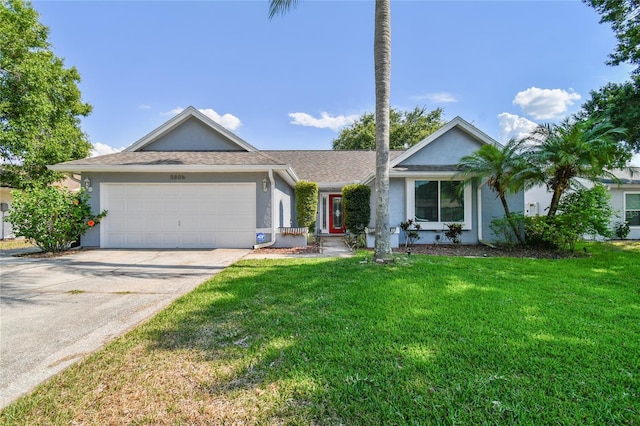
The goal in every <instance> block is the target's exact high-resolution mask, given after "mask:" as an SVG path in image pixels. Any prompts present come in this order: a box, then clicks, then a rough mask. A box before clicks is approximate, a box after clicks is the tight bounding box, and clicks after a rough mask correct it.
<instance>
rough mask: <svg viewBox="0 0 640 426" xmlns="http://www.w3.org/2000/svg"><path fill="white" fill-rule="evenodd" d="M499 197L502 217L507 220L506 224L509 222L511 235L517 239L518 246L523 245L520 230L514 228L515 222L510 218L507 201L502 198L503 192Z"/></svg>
mask: <svg viewBox="0 0 640 426" xmlns="http://www.w3.org/2000/svg"><path fill="white" fill-rule="evenodd" d="M499 196H500V202H502V208H503V209H504V215H505V216H506V218H507V222H509V226H510V227H511V230H512V231H513V234H514V235H515V236H516V238H517V239H518V242H519V243H520V244H524V240H523V239H522V235H520V230H519V229H518V227H517V226H516V224H515V222H514V220H513V216H511V210H510V209H509V204H508V203H507V199H506V198H505V196H504V192H501V193H500V194H499Z"/></svg>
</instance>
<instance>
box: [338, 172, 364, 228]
mask: <svg viewBox="0 0 640 426" xmlns="http://www.w3.org/2000/svg"><path fill="white" fill-rule="evenodd" d="M342 200H343V203H344V223H345V226H346V227H347V229H348V230H349V231H351V232H353V233H355V234H359V233H361V232H362V231H364V228H365V227H367V226H368V225H369V221H370V220H371V188H370V187H369V186H367V185H363V184H358V183H355V184H352V185H346V186H345V187H343V188H342Z"/></svg>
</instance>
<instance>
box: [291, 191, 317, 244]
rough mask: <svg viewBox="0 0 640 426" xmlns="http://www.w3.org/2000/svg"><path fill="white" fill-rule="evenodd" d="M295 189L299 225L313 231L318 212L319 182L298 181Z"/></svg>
mask: <svg viewBox="0 0 640 426" xmlns="http://www.w3.org/2000/svg"><path fill="white" fill-rule="evenodd" d="M294 191H295V194H296V221H297V223H298V226H299V227H301V228H309V232H313V230H314V228H315V223H316V215H317V214H318V184H317V183H315V182H309V181H306V180H304V181H300V182H296V186H295V189H294Z"/></svg>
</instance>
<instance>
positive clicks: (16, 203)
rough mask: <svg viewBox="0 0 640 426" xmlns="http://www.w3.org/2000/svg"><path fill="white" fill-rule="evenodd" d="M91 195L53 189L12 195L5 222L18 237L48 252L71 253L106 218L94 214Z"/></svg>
mask: <svg viewBox="0 0 640 426" xmlns="http://www.w3.org/2000/svg"><path fill="white" fill-rule="evenodd" d="M88 199H89V195H88V194H87V193H86V192H85V191H84V190H81V191H80V192H77V193H72V192H70V191H69V190H68V189H66V188H56V187H52V186H48V187H43V188H30V189H27V190H25V191H13V203H12V204H11V210H10V212H9V215H8V216H7V218H6V220H7V221H8V222H9V223H11V224H12V225H13V230H14V232H15V234H16V235H18V236H23V237H25V238H30V239H33V241H35V243H36V245H37V246H38V247H40V248H41V249H42V250H43V251H45V252H50V251H51V252H56V251H61V250H66V249H68V248H69V247H70V246H71V244H72V243H73V242H74V241H76V240H77V239H78V238H79V237H80V236H81V235H82V234H84V233H85V232H86V231H87V230H88V229H89V228H92V227H94V226H96V225H97V224H98V223H100V220H101V219H102V218H103V217H104V216H105V215H106V214H107V212H106V211H103V212H101V213H100V214H97V215H95V214H93V213H92V212H91V206H90V205H89V204H88Z"/></svg>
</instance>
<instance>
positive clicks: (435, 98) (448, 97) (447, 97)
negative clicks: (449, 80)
mask: <svg viewBox="0 0 640 426" xmlns="http://www.w3.org/2000/svg"><path fill="white" fill-rule="evenodd" d="M412 99H414V100H418V101H420V100H426V101H430V102H433V103H436V104H448V103H452V102H458V99H456V97H455V96H453V94H451V93H447V92H438V93H427V94H426V95H419V96H412Z"/></svg>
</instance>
